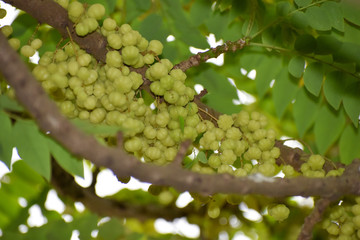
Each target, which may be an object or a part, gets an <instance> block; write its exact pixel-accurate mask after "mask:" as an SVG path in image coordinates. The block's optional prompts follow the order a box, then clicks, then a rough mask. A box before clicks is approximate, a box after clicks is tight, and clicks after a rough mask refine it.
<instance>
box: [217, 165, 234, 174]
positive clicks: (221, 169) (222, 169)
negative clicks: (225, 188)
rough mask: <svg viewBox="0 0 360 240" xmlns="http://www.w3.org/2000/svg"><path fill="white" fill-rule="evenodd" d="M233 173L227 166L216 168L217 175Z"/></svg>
mask: <svg viewBox="0 0 360 240" xmlns="http://www.w3.org/2000/svg"><path fill="white" fill-rule="evenodd" d="M233 172H234V170H233V169H232V168H231V167H230V166H229V165H224V164H223V165H221V166H220V167H218V173H228V174H232V173H233Z"/></svg>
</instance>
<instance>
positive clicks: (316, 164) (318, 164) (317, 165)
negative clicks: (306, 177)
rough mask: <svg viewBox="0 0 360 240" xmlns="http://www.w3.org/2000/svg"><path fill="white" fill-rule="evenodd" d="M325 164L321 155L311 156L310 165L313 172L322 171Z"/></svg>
mask: <svg viewBox="0 0 360 240" xmlns="http://www.w3.org/2000/svg"><path fill="white" fill-rule="evenodd" d="M324 163H325V160H324V158H323V157H322V156H321V155H311V156H310V158H309V160H308V164H309V166H310V168H311V169H312V170H320V169H322V168H323V166H324Z"/></svg>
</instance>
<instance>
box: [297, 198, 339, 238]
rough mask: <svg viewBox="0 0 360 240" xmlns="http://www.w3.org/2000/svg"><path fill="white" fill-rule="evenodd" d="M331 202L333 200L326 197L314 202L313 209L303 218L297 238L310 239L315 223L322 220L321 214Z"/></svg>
mask: <svg viewBox="0 0 360 240" xmlns="http://www.w3.org/2000/svg"><path fill="white" fill-rule="evenodd" d="M332 202H333V201H332V200H330V199H327V198H321V199H319V200H318V201H317V202H316V204H315V208H314V209H313V211H312V212H311V214H310V215H309V216H307V217H306V218H305V222H304V224H303V226H302V228H301V232H300V234H299V236H298V240H311V239H312V233H313V229H314V226H315V224H317V223H318V222H320V221H321V220H322V216H323V214H324V212H325V210H326V209H327V208H328V207H329V205H330V204H331V203H332Z"/></svg>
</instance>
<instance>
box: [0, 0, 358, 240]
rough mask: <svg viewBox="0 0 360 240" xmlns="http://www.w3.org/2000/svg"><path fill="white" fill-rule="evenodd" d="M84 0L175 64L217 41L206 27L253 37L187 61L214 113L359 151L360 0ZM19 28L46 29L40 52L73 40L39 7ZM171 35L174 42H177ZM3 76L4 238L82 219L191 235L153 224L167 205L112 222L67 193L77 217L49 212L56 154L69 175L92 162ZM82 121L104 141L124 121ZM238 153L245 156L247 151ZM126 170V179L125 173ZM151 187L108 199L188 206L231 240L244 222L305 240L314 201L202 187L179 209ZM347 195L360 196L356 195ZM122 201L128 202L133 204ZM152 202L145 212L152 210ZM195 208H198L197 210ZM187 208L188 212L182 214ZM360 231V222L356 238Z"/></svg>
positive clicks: (202, 223) (31, 235)
mask: <svg viewBox="0 0 360 240" xmlns="http://www.w3.org/2000/svg"><path fill="white" fill-rule="evenodd" d="M5 2H6V1H5ZM58 2H61V1H58ZM81 2H84V3H86V4H94V3H101V4H102V5H103V6H104V7H105V12H106V16H108V15H109V16H111V17H112V18H114V19H115V20H116V21H117V24H118V25H121V24H123V23H128V24H130V25H131V27H132V28H133V29H135V30H138V31H139V32H140V33H141V35H142V36H143V37H145V38H146V39H148V40H149V41H150V40H155V39H156V40H159V41H161V42H162V43H163V46H164V49H163V53H162V55H161V58H162V59H169V60H170V61H171V62H173V63H181V62H183V61H185V60H187V59H188V58H189V57H191V56H192V55H193V54H192V53H191V51H190V47H195V48H199V49H203V50H204V49H209V48H210V45H209V43H208V41H207V37H209V35H210V34H211V35H212V36H214V38H215V40H216V41H220V40H221V41H223V42H225V43H226V44H228V45H229V46H230V45H231V43H230V42H229V41H237V40H239V39H242V40H244V41H245V42H246V46H245V47H244V48H241V49H235V51H224V52H226V53H222V55H221V57H223V60H224V62H223V64H221V65H216V64H212V63H209V62H206V63H202V64H200V65H199V66H193V67H191V68H189V69H188V70H187V71H186V74H187V79H186V83H185V84H186V86H188V87H191V88H194V86H195V85H196V84H201V85H202V86H203V88H204V89H206V90H207V91H208V93H207V94H206V95H205V96H203V97H202V98H201V100H202V102H203V103H205V104H206V105H207V106H208V107H210V108H212V109H214V110H215V111H218V112H221V113H225V114H230V115H231V114H234V113H238V112H239V111H240V110H247V111H257V112H260V113H262V114H264V115H266V116H267V117H268V119H269V122H270V126H271V127H272V128H274V129H276V131H277V138H278V139H280V137H284V136H287V137H288V136H290V137H292V138H295V139H299V138H301V139H302V140H301V141H302V142H306V147H305V150H304V151H305V152H306V153H317V154H321V155H323V156H325V158H326V160H327V161H329V162H330V163H331V164H333V163H334V164H335V163H341V164H345V165H348V164H351V163H352V162H353V160H354V159H355V158H360V148H359V142H360V130H359V115H360V95H359V92H360V75H359V69H360V44H359V42H358V39H359V38H360V18H359V14H358V11H359V10H360V5H359V4H358V3H356V1H353V2H351V1H346V0H342V1H331V0H294V1H277V0H257V1H251V0H246V1H236V0H213V1H206V0H197V1H193V0H155V1H150V0H142V1H140V0H118V1H111V0H91V1H90V0H82V1H81ZM50 10H51V9H50ZM101 21H102V20H101ZM101 21H100V22H101ZM100 25H101V24H100ZM12 29H13V32H12V33H11V35H10V37H11V38H17V39H19V40H20V43H21V45H25V44H27V43H29V42H30V39H34V38H40V39H41V40H42V41H43V46H42V47H41V48H39V50H38V51H39V54H40V55H43V54H44V53H45V52H46V51H57V50H58V49H59V48H60V47H59V46H64V44H62V41H63V40H64V39H62V37H61V35H60V34H59V32H58V31H57V30H56V29H54V28H52V27H49V26H48V25H44V24H43V25H38V21H37V20H36V19H35V18H34V17H32V14H29V13H26V12H21V13H20V15H19V16H18V17H17V18H16V19H15V21H14V22H13V24H12ZM170 35H171V36H173V37H174V38H175V40H169V39H170V38H169V36H170ZM10 37H9V38H10ZM66 41H68V40H66ZM204 51H205V50H204ZM207 54H211V53H210V52H207ZM22 58H23V60H24V62H26V64H27V65H28V67H29V69H34V67H35V66H36V64H34V63H31V62H29V61H28V58H25V57H22ZM254 71H255V72H256V76H255V78H254V79H252V77H251V72H254ZM0 80H1V81H0V84H1V85H0V87H1V89H0V93H1V95H0V123H1V124H0V133H1V134H0V159H1V161H2V162H3V163H4V164H5V165H6V166H7V167H8V168H9V169H11V172H10V173H8V174H6V175H5V176H4V177H3V179H2V180H1V188H0V229H1V230H2V233H3V239H50V238H51V239H69V238H70V236H71V234H72V232H73V230H74V229H76V230H78V231H79V232H80V239H90V238H91V233H92V231H93V230H98V234H97V236H96V237H94V238H95V239H169V238H171V239H187V238H186V237H184V236H180V235H177V234H171V235H170V234H169V235H166V234H160V233H158V232H157V231H155V229H154V227H153V223H154V221H155V219H156V218H158V217H160V216H158V215H154V216H153V217H150V218H146V219H145V220H144V219H141V221H140V220H137V219H136V214H135V217H133V216H132V217H126V218H119V216H117V217H118V218H116V217H112V218H110V220H109V219H107V220H108V221H105V223H103V222H102V221H100V219H101V217H104V216H102V214H101V213H98V212H96V211H94V212H92V209H91V208H89V209H88V208H86V210H84V211H83V212H81V211H78V210H76V209H75V207H74V205H73V201H76V197H77V196H76V194H74V195H72V194H64V196H61V194H59V195H60V197H61V199H62V200H63V202H64V203H65V204H66V210H65V213H66V214H69V215H71V216H72V221H70V222H67V221H65V220H64V219H63V216H62V215H61V214H59V213H57V212H54V211H49V210H47V209H46V207H45V205H44V203H45V200H46V197H47V194H48V192H49V191H50V188H51V186H52V185H51V178H52V174H53V173H52V171H54V166H55V165H54V164H55V163H54V161H56V163H57V164H58V165H60V166H61V167H62V168H63V169H65V170H66V171H67V172H68V173H70V174H72V175H74V176H80V177H83V176H84V173H83V172H84V169H83V161H81V160H80V159H78V158H76V157H74V156H72V155H71V154H70V153H69V152H68V151H67V150H66V149H65V148H64V147H63V146H62V145H60V144H59V143H58V142H56V141H55V140H53V139H52V138H51V137H50V136H49V133H43V132H41V131H40V130H39V129H38V127H37V125H36V123H35V121H34V119H32V118H31V117H30V116H29V114H28V113H27V111H25V110H24V109H23V107H22V106H20V105H19V104H18V103H17V101H15V100H14V99H13V98H12V95H13V93H12V92H11V90H9V88H8V85H7V83H6V82H5V81H4V79H0ZM239 90H241V91H245V92H246V93H247V94H250V95H252V96H253V97H254V98H255V101H254V102H253V103H251V104H238V102H242V101H243V100H242V99H239V96H240V95H241V92H240V91H239ZM142 94H143V98H144V99H145V101H147V103H151V102H153V99H152V96H150V94H149V93H146V92H145V91H143V93H142ZM9 96H10V97H9ZM146 99H148V100H146ZM72 121H73V122H74V123H75V125H76V126H78V127H79V128H80V129H81V130H83V131H84V132H86V133H88V134H93V135H96V136H97V138H98V140H99V141H101V142H102V143H104V136H109V135H112V134H113V133H116V132H117V131H119V130H124V129H122V128H119V127H112V126H105V125H97V126H94V125H91V124H90V123H87V122H86V123H84V122H81V121H78V120H72ZM179 122H180V123H179V125H180V128H181V131H182V132H184V119H182V118H181V117H180V118H179ZM199 139H200V137H198V138H197V139H196V140H195V141H194V142H195V143H196V142H198V141H199ZM112 141H115V140H112ZM110 142H111V141H110ZM112 144H115V143H114V142H111V143H110V145H112ZM13 147H16V148H17V149H18V152H19V155H20V157H21V158H22V159H23V161H19V162H16V163H13V164H12V163H11V156H12V149H13ZM208 161H209V159H208V158H207V152H206V151H205V150H204V151H200V152H198V153H197V155H196V157H195V159H194V160H193V161H192V160H191V159H190V158H189V157H185V159H184V165H185V168H189V169H191V168H192V167H193V166H197V165H199V164H207V163H208ZM236 163H238V164H239V165H240V164H242V163H239V161H238V162H236ZM236 163H234V165H235V164H236ZM279 165H281V163H280V164H279ZM94 169H96V170H94V177H96V174H97V173H96V172H97V171H101V169H97V168H94ZM279 169H280V168H279ZM297 170H298V169H297ZM303 173H305V172H304V171H303ZM40 176H41V177H40ZM122 180H123V182H126V179H125V180H124V179H122ZM157 187H158V188H160V190H159V189H156V188H157ZM150 191H154V192H155V194H154V192H152V194H153V195H155V196H153V195H150V194H148V192H146V191H140V190H139V191H130V190H127V189H124V190H121V191H119V192H118V193H116V194H114V195H113V196H110V197H108V198H104V199H105V200H109V201H118V202H119V204H123V203H133V204H134V205H136V206H150V208H151V207H154V208H157V207H159V206H160V207H164V209H165V211H166V210H167V211H169V212H170V211H172V210H173V209H176V210H175V213H174V215H173V217H171V214H169V216H168V217H167V219H169V220H170V219H174V218H176V217H179V216H186V217H187V219H188V221H189V222H191V223H194V224H197V225H198V226H199V227H200V229H201V238H204V239H216V238H217V237H218V235H219V233H220V232H226V233H227V234H228V236H229V237H230V239H231V238H233V237H234V236H235V235H236V234H237V233H239V232H243V233H245V234H246V235H247V236H249V237H250V238H252V239H256V236H257V237H258V239H295V238H296V236H297V235H298V233H299V232H300V227H301V224H302V223H303V222H304V221H303V218H305V216H306V215H307V214H308V213H309V211H310V210H309V209H307V208H304V207H302V206H300V205H298V204H297V203H295V202H294V201H293V200H292V198H282V199H273V198H267V197H264V196H258V195H246V196H237V195H222V194H216V195H214V196H210V197H208V196H202V195H199V194H195V193H193V194H192V196H193V197H194V199H196V201H193V202H191V203H190V204H189V205H188V206H187V207H186V208H185V209H184V211H183V212H181V209H180V210H179V208H177V207H176V206H175V200H176V198H177V197H178V196H179V194H180V193H179V192H177V191H176V190H174V189H173V188H168V187H160V186H154V185H153V188H152V190H149V192H150ZM59 192H60V191H59ZM168 196H170V201H168V199H167V197H168ZM19 198H24V199H26V201H27V206H25V207H23V206H20V205H19V204H18V199H19ZM234 199H235V200H234ZM81 200H83V199H81ZM84 201H85V200H84ZM234 201H235V203H234ZM349 201H350V202H351V204H355V202H354V201H353V200H349ZM111 203H113V202H111ZM240 203H241V204H243V205H244V204H245V205H247V206H248V207H249V208H250V209H254V210H256V211H258V212H259V213H260V214H261V215H262V217H261V221H252V220H250V219H248V218H247V216H246V214H244V213H243V212H242V211H239V209H238V208H237V206H238V205H239V204H240ZM34 204H38V205H39V206H40V208H41V210H42V214H43V215H44V216H45V217H46V218H47V220H48V223H47V224H45V225H43V226H41V227H30V228H29V230H28V231H27V232H26V233H25V234H22V233H20V232H19V231H18V226H19V225H20V224H23V225H27V223H26V220H27V218H28V215H29V214H28V209H29V208H30V207H31V206H32V205H34ZM275 204H286V205H287V206H288V207H289V208H290V215H289V217H288V219H287V220H284V221H281V222H280V223H278V222H277V221H275V219H276V218H273V217H272V216H269V215H268V214H267V212H266V211H267V206H272V205H275ZM115 205H116V204H114V208H115V207H116V206H115ZM5 206H6V207H5ZM121 206H122V205H121ZM234 206H235V207H234ZM240 206H241V205H240ZM278 206H279V205H278ZM123 207H124V208H126V207H129V206H127V205H126V204H125V206H123ZM129 208H130V207H129ZM215 208H220V209H221V217H220V218H215V219H213V218H211V214H210V213H209V212H211V210H214V209H215ZM348 208H349V207H348ZM144 209H145V208H144ZM144 209H142V210H143V212H147V211H148V210H147V209H146V210H144ZM186 209H187V210H186ZM189 209H190V210H191V211H193V212H192V213H193V214H191V213H189V211H190V210H189ZM178 210H179V211H180V213H179V214H178V213H177V212H176V211H178ZM149 211H150V210H149ZM140 212H141V210H140ZM348 212H349V211H348ZM350 212H351V211H350ZM207 213H208V214H207ZM149 214H150V215H151V211H150V213H149ZM349 214H350V215H351V214H352V213H349ZM355 215H356V214H355ZM209 216H210V217H209ZM351 216H352V215H351ZM120 217H121V216H120ZM230 219H237V220H240V222H241V224H238V225H236V224H232V222H231V221H230ZM336 221H337V220H336ZM339 221H340V220H339ZM324 228H326V227H324ZM328 232H329V231H328ZM328 232H326V231H324V230H322V229H321V226H318V227H317V228H316V229H315V230H314V237H316V239H328ZM54 233H56V234H54ZM59 233H61V234H59ZM359 233H360V230H358V235H357V237H358V238H359ZM356 239H357V238H356Z"/></svg>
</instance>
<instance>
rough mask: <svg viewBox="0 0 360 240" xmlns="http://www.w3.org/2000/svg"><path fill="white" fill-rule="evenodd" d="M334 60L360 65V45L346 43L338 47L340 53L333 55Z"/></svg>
mask: <svg viewBox="0 0 360 240" xmlns="http://www.w3.org/2000/svg"><path fill="white" fill-rule="evenodd" d="M333 58H334V61H337V62H342V63H356V64H360V45H359V44H356V43H349V42H344V43H343V44H341V45H340V46H339V47H338V51H336V52H335V53H333Z"/></svg>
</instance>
